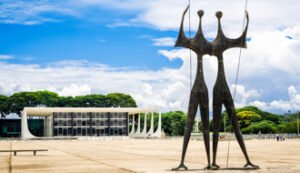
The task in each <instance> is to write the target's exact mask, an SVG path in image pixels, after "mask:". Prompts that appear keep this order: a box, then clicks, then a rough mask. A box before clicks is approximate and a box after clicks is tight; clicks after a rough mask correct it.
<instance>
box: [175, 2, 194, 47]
mask: <svg viewBox="0 0 300 173" xmlns="http://www.w3.org/2000/svg"><path fill="white" fill-rule="evenodd" d="M189 8H190V6H189V5H188V6H187V7H186V9H185V10H184V12H183V15H182V19H181V25H180V30H179V34H178V37H177V41H176V43H175V46H176V47H185V48H190V47H191V39H189V38H187V37H186V36H185V33H184V17H185V14H186V12H187V11H188V9H189Z"/></svg>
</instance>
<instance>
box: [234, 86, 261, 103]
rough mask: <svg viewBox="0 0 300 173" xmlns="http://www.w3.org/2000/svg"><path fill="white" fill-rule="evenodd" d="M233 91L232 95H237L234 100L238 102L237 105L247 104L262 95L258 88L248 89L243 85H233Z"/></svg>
mask: <svg viewBox="0 0 300 173" xmlns="http://www.w3.org/2000/svg"><path fill="white" fill-rule="evenodd" d="M231 93H232V97H235V98H234V100H235V102H236V103H237V105H236V107H242V106H246V105H247V104H248V103H249V102H250V101H251V100H253V99H257V98H259V97H260V94H259V92H258V91H257V90H246V89H245V86H243V85H234V84H233V85H231ZM234 93H235V96H234Z"/></svg>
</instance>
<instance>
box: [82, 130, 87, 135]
mask: <svg viewBox="0 0 300 173" xmlns="http://www.w3.org/2000/svg"><path fill="white" fill-rule="evenodd" d="M82 136H86V129H84V128H83V129H82Z"/></svg>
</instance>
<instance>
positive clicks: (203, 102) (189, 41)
mask: <svg viewBox="0 0 300 173" xmlns="http://www.w3.org/2000/svg"><path fill="white" fill-rule="evenodd" d="M188 8H189V6H188V7H187V8H186V9H185V11H184V13H183V16H182V21H181V25H180V31H179V35H178V38H177V42H176V44H175V46H177V47H185V48H189V49H191V50H193V51H194V52H195V53H196V54H197V72H196V78H195V81H194V85H193V87H192V90H191V95H190V101H189V106H188V119H187V123H186V129H185V134H184V140H183V148H182V156H181V162H180V165H179V166H178V167H177V168H173V170H179V169H181V168H183V169H185V170H187V169H188V168H187V167H186V166H185V165H184V159H185V154H186V150H187V146H188V143H189V140H190V136H191V132H192V130H193V125H194V121H195V116H196V113H197V109H198V106H199V108H200V113H201V119H202V124H203V138H204V145H205V149H206V155H207V162H208V164H207V168H210V167H211V166H210V149H209V106H208V105H209V101H208V91H207V87H206V84H205V80H204V75H203V66H202V58H203V55H205V54H209V51H208V49H206V48H205V47H203V46H204V45H207V41H206V39H205V38H204V36H203V33H202V26H201V18H202V16H203V14H204V12H203V11H198V15H199V18H200V22H199V29H198V32H197V34H196V35H195V37H194V38H187V37H186V36H185V34H184V29H183V24H184V17H185V14H186V12H187V10H188Z"/></svg>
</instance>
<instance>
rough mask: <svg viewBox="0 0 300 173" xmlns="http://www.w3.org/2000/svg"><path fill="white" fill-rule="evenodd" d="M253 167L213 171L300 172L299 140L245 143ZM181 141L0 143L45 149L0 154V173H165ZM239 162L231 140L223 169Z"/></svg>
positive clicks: (0, 146)
mask: <svg viewBox="0 0 300 173" xmlns="http://www.w3.org/2000/svg"><path fill="white" fill-rule="evenodd" d="M246 145H247V149H248V152H249V155H250V158H251V160H252V162H253V163H255V164H257V165H259V166H260V167H261V169H259V170H251V171H249V170H246V171H245V170H239V169H235V170H226V169H222V170H220V171H217V172H250V173H252V172H274V173H282V172H283V173H286V172H289V173H290V172H291V173H298V172H300V139H287V140H285V141H282V142H277V141H275V140H269V139H268V140H246ZM181 147H182V138H176V139H162V140H143V139H138V140H137V139H136V140H134V139H129V140H122V139H113V140H111V139H110V140H84V141H78V140H72V141H67V140H64V141H0V150H5V149H10V148H12V149H48V150H49V151H48V152H41V153H38V154H37V156H33V154H32V153H18V155H17V156H13V154H12V155H10V154H9V153H0V173H41V172H43V173H48V172H49V173H56V172H57V173H77V172H78V173H79V172H80V173H81V172H82V173H102V172H103V173H112V172H151V173H158V172H171V171H170V169H171V168H173V167H176V166H177V165H178V164H179V159H180V154H181ZM227 147H228V141H221V142H220V143H219V149H218V151H219V152H218V164H219V165H220V166H221V168H226V158H227ZM206 163H207V162H206V156H205V152H204V145H203V141H199V140H192V141H191V142H190V145H189V149H188V153H187V157H186V166H188V167H189V169H190V171H192V172H216V171H207V170H203V168H204V167H205V166H206ZM244 164H245V159H244V157H243V155H242V152H241V150H240V148H239V147H238V145H237V142H236V141H231V142H230V155H229V167H230V168H242V166H243V165H244Z"/></svg>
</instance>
